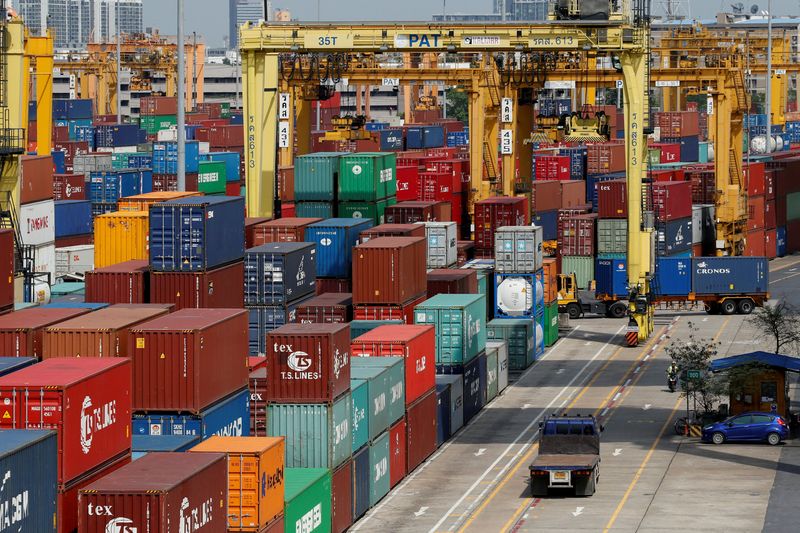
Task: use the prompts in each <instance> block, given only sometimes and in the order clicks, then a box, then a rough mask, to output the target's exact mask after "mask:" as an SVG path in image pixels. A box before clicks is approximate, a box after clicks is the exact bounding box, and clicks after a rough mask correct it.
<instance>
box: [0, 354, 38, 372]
mask: <svg viewBox="0 0 800 533" xmlns="http://www.w3.org/2000/svg"><path fill="white" fill-rule="evenodd" d="M35 362H36V358H35V357H0V376H5V375H6V374H10V373H12V372H15V371H17V370H19V369H20V368H25V367H26V366H28V365H32V364H33V363H35Z"/></svg>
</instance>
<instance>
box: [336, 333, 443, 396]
mask: <svg viewBox="0 0 800 533" xmlns="http://www.w3.org/2000/svg"><path fill="white" fill-rule="evenodd" d="M350 350H351V354H352V356H353V357H403V358H405V374H406V405H411V404H412V403H414V402H415V401H416V400H417V399H418V398H421V397H422V396H423V395H425V394H426V393H427V392H428V391H430V390H431V389H435V388H436V333H435V330H434V328H433V326H420V325H413V326H410V325H402V326H401V325H386V326H378V327H377V328H375V329H373V330H372V331H369V332H367V333H365V334H364V335H361V336H360V337H357V338H355V339H354V340H353V342H352V343H351V345H350Z"/></svg>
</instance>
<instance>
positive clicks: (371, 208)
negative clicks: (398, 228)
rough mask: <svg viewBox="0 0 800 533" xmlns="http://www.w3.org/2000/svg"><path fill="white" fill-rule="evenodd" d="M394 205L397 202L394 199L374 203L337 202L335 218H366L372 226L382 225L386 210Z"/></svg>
mask: <svg viewBox="0 0 800 533" xmlns="http://www.w3.org/2000/svg"><path fill="white" fill-rule="evenodd" d="M396 203H397V200H396V199H395V198H394V197H391V198H384V199H383V200H377V201H374V202H370V201H362V202H339V205H338V208H337V210H336V216H338V217H342V218H366V219H369V220H372V222H373V224H383V221H384V220H385V218H386V217H385V214H386V208H387V207H389V206H392V205H395V204H396Z"/></svg>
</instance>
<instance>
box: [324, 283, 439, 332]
mask: <svg viewBox="0 0 800 533" xmlns="http://www.w3.org/2000/svg"><path fill="white" fill-rule="evenodd" d="M317 281H319V280H317ZM426 299H427V295H422V296H420V297H419V298H417V299H414V300H411V301H409V302H406V303H404V304H401V305H396V304H393V305H365V304H360V305H354V306H353V320H402V321H403V322H405V323H406V324H413V323H414V308H415V307H416V306H418V305H419V304H421V303H422V302H424V301H425V300H426Z"/></svg>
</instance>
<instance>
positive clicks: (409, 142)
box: [406, 126, 425, 150]
mask: <svg viewBox="0 0 800 533" xmlns="http://www.w3.org/2000/svg"><path fill="white" fill-rule="evenodd" d="M424 147H425V145H424V144H423V140H422V127H421V126H411V127H410V128H408V129H406V150H412V149H419V148H424Z"/></svg>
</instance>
